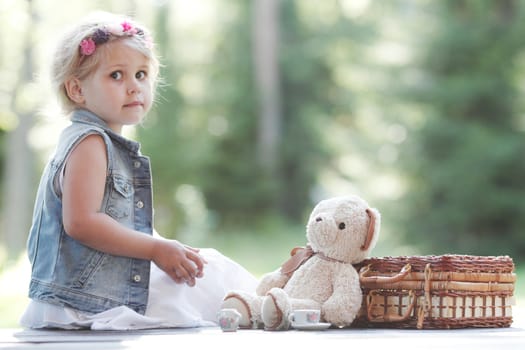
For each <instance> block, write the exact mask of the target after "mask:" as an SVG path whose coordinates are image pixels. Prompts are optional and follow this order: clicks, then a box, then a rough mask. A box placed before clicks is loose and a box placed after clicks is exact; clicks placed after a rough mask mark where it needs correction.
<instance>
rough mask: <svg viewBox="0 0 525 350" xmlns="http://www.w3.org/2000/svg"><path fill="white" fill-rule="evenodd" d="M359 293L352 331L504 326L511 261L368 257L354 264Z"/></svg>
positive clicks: (463, 257) (510, 300)
mask: <svg viewBox="0 0 525 350" xmlns="http://www.w3.org/2000/svg"><path fill="white" fill-rule="evenodd" d="M356 268H357V269H358V271H359V277H360V280H361V288H362V290H363V302H362V306H361V310H360V313H359V315H358V317H357V318H356V320H355V321H354V323H353V326H355V327H383V328H418V329H438V328H467V327H509V326H510V325H511V323H512V304H513V292H514V283H515V281H516V275H515V274H514V263H513V261H512V259H511V258H509V257H508V256H497V257H494V256H471V255H440V256H412V257H384V258H370V259H367V260H365V261H363V262H362V263H360V264H358V265H356Z"/></svg>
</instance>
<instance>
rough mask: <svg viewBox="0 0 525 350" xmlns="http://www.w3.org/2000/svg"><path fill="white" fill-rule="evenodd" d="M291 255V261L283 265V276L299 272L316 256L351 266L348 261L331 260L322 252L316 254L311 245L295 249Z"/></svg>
mask: <svg viewBox="0 0 525 350" xmlns="http://www.w3.org/2000/svg"><path fill="white" fill-rule="evenodd" d="M290 255H291V257H290V259H288V260H287V261H286V262H285V263H284V264H282V265H281V273H282V274H285V275H292V274H293V273H294V272H295V270H297V269H298V268H299V267H300V266H301V265H302V264H304V263H305V262H306V261H307V260H308V259H310V258H311V257H312V256H314V255H316V256H318V257H319V258H321V259H323V260H326V261H333V262H339V263H343V264H349V263H348V262H346V261H342V260H338V259H334V258H330V257H329V256H326V255H324V254H323V253H321V252H314V250H313V249H312V247H311V246H310V245H307V246H306V247H295V248H294V249H292V251H291V252H290Z"/></svg>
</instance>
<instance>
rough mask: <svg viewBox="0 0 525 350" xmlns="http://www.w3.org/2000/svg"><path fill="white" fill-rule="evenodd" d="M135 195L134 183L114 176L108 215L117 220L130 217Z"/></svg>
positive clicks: (107, 210) (110, 189)
mask: <svg viewBox="0 0 525 350" xmlns="http://www.w3.org/2000/svg"><path fill="white" fill-rule="evenodd" d="M133 193H134V190H133V183H132V182H131V181H130V180H128V179H126V178H125V177H123V176H120V175H113V177H112V181H111V186H110V188H109V198H108V205H107V209H106V213H107V214H108V215H110V216H111V217H113V218H114V219H117V220H120V219H122V218H125V217H129V216H130V215H131V209H132V207H133Z"/></svg>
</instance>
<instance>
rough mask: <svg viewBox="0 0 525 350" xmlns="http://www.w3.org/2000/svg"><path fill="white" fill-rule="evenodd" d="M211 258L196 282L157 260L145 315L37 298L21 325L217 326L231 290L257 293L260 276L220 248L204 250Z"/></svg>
mask: <svg viewBox="0 0 525 350" xmlns="http://www.w3.org/2000/svg"><path fill="white" fill-rule="evenodd" d="M200 254H201V255H202V256H203V257H204V258H205V259H206V261H207V262H208V263H207V264H206V265H205V266H204V277H202V278H198V279H196V284H195V286H193V287H189V286H187V285H186V284H177V283H175V282H174V281H173V280H172V279H171V278H170V277H169V276H168V275H166V274H165V273H164V272H163V271H162V270H160V269H159V268H158V267H157V266H156V265H155V264H151V275H150V284H149V298H148V306H147V308H146V313H145V315H140V314H138V313H136V312H135V311H133V310H132V309H130V308H128V307H126V306H119V307H116V308H113V309H110V310H107V311H104V312H101V313H98V314H88V313H85V312H81V311H78V310H75V309H72V308H68V307H62V306H57V305H52V304H47V303H43V302H40V301H36V300H31V301H30V303H29V305H28V307H27V309H26V311H25V313H24V314H23V315H22V318H21V320H20V325H21V326H22V327H25V328H62V329H79V328H90V329H93V330H129V329H147V328H173V327H207V326H216V325H217V323H216V314H217V311H219V309H220V304H221V302H222V299H223V297H224V295H225V294H226V292H228V291H229V290H232V289H237V290H245V291H248V292H252V293H255V288H256V285H257V283H258V281H257V279H256V278H255V277H254V276H253V275H252V274H251V273H249V272H248V271H247V270H246V269H244V268H243V267H242V266H240V265H239V264H237V263H236V262H234V261H233V260H231V259H229V258H228V257H226V256H224V255H222V254H221V253H219V252H218V251H216V250H215V249H201V250H200Z"/></svg>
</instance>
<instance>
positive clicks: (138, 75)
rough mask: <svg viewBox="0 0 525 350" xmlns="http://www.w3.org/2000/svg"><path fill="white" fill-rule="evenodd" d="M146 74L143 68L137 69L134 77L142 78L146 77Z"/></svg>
mask: <svg viewBox="0 0 525 350" xmlns="http://www.w3.org/2000/svg"><path fill="white" fill-rule="evenodd" d="M146 76H147V73H146V72H145V71H143V70H141V71H138V72H137V74H135V78H137V79H139V80H142V79H144V78H146Z"/></svg>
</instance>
